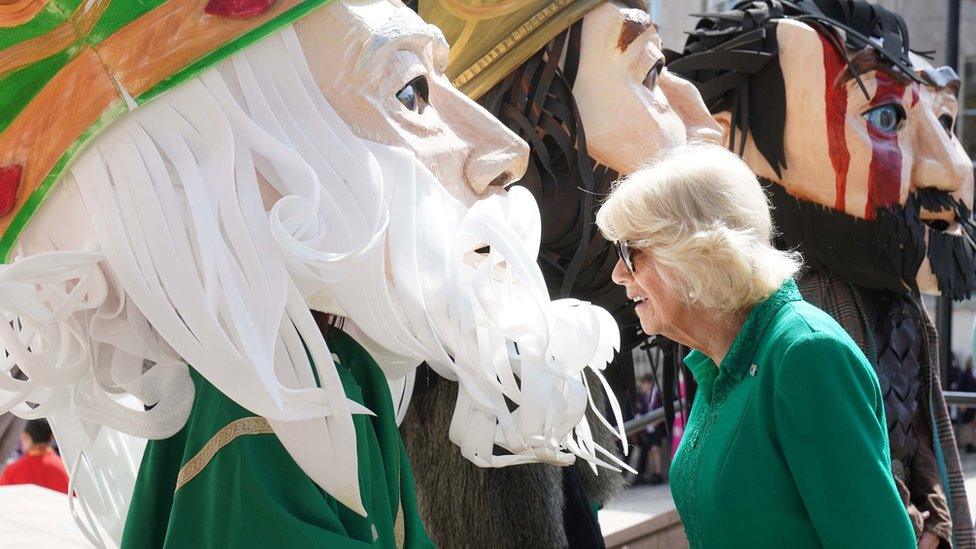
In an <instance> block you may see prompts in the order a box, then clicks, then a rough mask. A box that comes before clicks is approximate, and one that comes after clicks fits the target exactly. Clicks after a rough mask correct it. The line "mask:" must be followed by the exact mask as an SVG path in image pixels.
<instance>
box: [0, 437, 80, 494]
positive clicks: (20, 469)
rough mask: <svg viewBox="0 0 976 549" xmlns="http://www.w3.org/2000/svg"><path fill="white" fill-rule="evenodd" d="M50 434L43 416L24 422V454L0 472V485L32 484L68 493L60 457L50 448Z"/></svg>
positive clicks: (66, 476) (66, 474)
mask: <svg viewBox="0 0 976 549" xmlns="http://www.w3.org/2000/svg"><path fill="white" fill-rule="evenodd" d="M53 438H54V435H53V434H52V432H51V426H50V425H48V422H47V420H45V419H32V420H30V421H28V422H27V426H26V427H25V428H24V432H23V434H22V435H21V442H22V444H23V447H24V453H23V455H22V456H20V458H18V459H17V460H16V461H14V462H13V463H11V464H10V465H7V466H6V467H5V468H4V470H3V473H2V474H0V486H5V485H8V484H36V485H38V486H43V487H44V488H48V489H50V490H56V491H58V492H61V493H63V494H67V493H68V473H67V472H66V471H65V470H64V464H63V463H62V462H61V456H59V455H58V454H57V452H55V451H54V448H53V447H52V441H53Z"/></svg>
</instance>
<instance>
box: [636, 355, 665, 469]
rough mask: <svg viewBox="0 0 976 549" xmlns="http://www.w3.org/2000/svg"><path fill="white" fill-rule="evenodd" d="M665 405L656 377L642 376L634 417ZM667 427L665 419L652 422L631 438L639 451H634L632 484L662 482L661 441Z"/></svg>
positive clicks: (644, 414)
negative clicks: (655, 380) (635, 471)
mask: <svg viewBox="0 0 976 549" xmlns="http://www.w3.org/2000/svg"><path fill="white" fill-rule="evenodd" d="M662 405H663V401H662V400H661V391H660V389H659V388H658V386H657V384H656V383H654V378H653V377H652V376H651V375H650V374H645V375H644V376H643V377H641V380H640V388H639V389H638V391H637V414H636V415H635V416H634V417H643V416H646V415H647V414H649V413H651V412H653V411H654V410H656V409H658V408H660V407H661V406H662ZM664 436H665V429H664V421H663V420H662V421H658V422H655V423H652V424H650V425H648V426H647V427H645V428H644V430H643V431H641V432H640V433H637V434H636V435H634V436H633V437H632V438H631V442H632V443H633V444H636V445H637V452H635V453H634V458H636V459H635V460H634V462H633V463H631V466H632V467H636V469H637V475H635V476H632V477H631V478H630V479H628V480H630V482H631V484H646V483H650V484H661V483H662V482H664V476H663V475H662V474H661V473H662V470H663V466H662V462H661V456H662V453H661V442H662V441H663V440H664ZM648 465H650V477H648Z"/></svg>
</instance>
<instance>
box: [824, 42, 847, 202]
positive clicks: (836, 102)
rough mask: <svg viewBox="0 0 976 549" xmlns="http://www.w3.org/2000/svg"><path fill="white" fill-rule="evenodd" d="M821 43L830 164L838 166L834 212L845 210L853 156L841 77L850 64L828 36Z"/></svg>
mask: <svg viewBox="0 0 976 549" xmlns="http://www.w3.org/2000/svg"><path fill="white" fill-rule="evenodd" d="M820 41H821V42H822V43H823V64H824V84H825V88H824V89H825V91H824V103H825V106H826V114H827V150H828V152H829V153H830V163H831V164H833V166H834V190H835V192H836V198H835V199H834V209H837V210H840V211H844V207H845V205H846V197H845V194H846V193H847V170H848V168H849V167H850V165H851V153H850V151H848V150H847V87H846V86H844V85H842V84H840V76H841V74H843V72H844V70H845V69H846V68H847V64H846V63H845V62H844V58H843V57H841V54H840V53H839V52H838V51H837V49H836V48H834V45H833V43H831V42H830V40H828V39H827V37H825V36H823V35H822V34H821V35H820Z"/></svg>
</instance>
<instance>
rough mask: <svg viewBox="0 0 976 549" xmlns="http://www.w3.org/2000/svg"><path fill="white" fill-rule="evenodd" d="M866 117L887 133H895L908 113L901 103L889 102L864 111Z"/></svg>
mask: <svg viewBox="0 0 976 549" xmlns="http://www.w3.org/2000/svg"><path fill="white" fill-rule="evenodd" d="M864 118H866V119H867V121H868V122H870V123H871V125H872V126H874V127H875V128H878V129H879V130H881V131H883V132H885V133H895V132H897V131H898V129H899V127H900V126H901V123H902V122H903V121H904V120H905V118H906V115H905V109H903V108H902V107H901V105H896V104H894V103H887V104H885V105H881V106H878V107H875V108H873V109H871V110H869V111H868V112H866V113H864Z"/></svg>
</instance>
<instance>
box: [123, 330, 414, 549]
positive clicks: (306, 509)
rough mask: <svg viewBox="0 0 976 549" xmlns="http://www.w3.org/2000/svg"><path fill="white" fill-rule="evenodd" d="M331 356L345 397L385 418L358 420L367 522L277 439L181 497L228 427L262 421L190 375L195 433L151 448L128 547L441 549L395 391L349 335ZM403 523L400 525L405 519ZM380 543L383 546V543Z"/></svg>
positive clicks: (232, 447) (223, 462)
mask: <svg viewBox="0 0 976 549" xmlns="http://www.w3.org/2000/svg"><path fill="white" fill-rule="evenodd" d="M334 334H335V335H334V337H332V338H331V339H330V341H329V347H330V349H331V350H332V352H333V353H335V355H336V356H337V357H338V360H337V368H338V370H339V376H340V377H341V379H342V383H343V387H344V388H345V391H346V396H347V397H348V398H350V399H352V400H355V401H357V402H359V403H361V404H363V405H365V406H367V407H368V408H369V409H371V410H372V411H373V412H375V413H376V414H377V415H376V416H375V417H371V416H366V415H356V416H353V419H354V422H355V425H356V445H357V450H358V455H359V464H360V466H359V482H360V487H361V491H362V499H363V505H364V506H365V507H366V510H367V512H368V517H366V518H364V517H361V516H359V515H357V514H356V513H355V512H353V511H351V510H349V509H348V508H346V507H344V506H342V505H341V504H339V503H338V502H337V501H336V500H335V499H334V498H332V497H331V496H329V495H328V494H326V493H325V492H324V491H322V490H321V489H320V488H319V487H318V486H317V485H316V484H315V483H314V482H312V480H311V479H310V478H308V476H306V475H305V473H304V472H302V470H301V469H300V468H299V467H298V465H297V464H296V463H295V462H294V460H293V459H292V458H291V456H290V455H289V454H288V452H287V451H286V450H285V448H284V447H283V446H282V445H281V443H280V442H279V440H278V438H277V437H276V436H274V434H270V433H268V434H252V435H242V436H239V437H237V438H235V439H233V440H232V441H231V442H230V443H229V444H227V445H226V446H224V447H223V448H222V449H220V450H219V451H218V452H217V454H216V455H215V457H214V458H213V460H211V461H210V462H209V463H208V464H207V465H206V467H205V468H204V469H203V470H202V471H201V472H200V473H199V474H198V475H197V476H195V477H193V478H192V479H191V480H190V481H188V482H187V483H186V484H184V485H183V486H182V487H181V488H180V489H179V490H178V491H176V493H175V494H174V490H173V488H174V487H175V486H176V479H177V475H178V473H179V470H180V468H181V467H182V466H183V465H184V464H185V463H186V462H187V461H188V460H189V459H190V458H192V457H193V456H194V455H196V454H197V453H198V452H199V451H200V449H201V448H203V446H204V445H205V444H206V443H207V442H208V441H209V440H210V439H211V438H212V437H213V436H214V434H215V433H217V432H218V431H219V430H220V429H222V428H223V427H224V426H226V425H227V424H229V423H231V422H232V421H235V420H238V419H241V418H245V417H253V416H254V414H252V413H250V412H249V411H247V410H246V409H244V408H242V407H241V406H239V405H237V404H236V403H234V402H233V401H231V400H230V399H229V398H227V397H226V396H224V395H223V394H222V393H220V392H219V391H218V390H217V389H216V388H214V387H213V385H211V384H210V383H208V382H207V381H206V380H205V379H203V377H202V376H200V375H199V374H197V373H196V372H195V371H192V369H191V372H192V373H191V375H192V377H193V381H194V385H195V387H196V395H195V398H194V402H193V409H192V411H191V412H190V417H189V419H188V420H187V423H186V425H185V426H184V427H183V429H182V430H181V431H180V432H179V433H177V434H176V435H174V436H172V437H170V438H168V439H165V440H158V441H151V442H149V445H148V446H147V448H146V453H145V455H144V457H143V460H142V466H141V467H140V469H139V477H138V479H137V481H136V488H135V493H134V494H133V497H132V504H131V506H130V507H129V513H128V516H127V517H126V523H125V530H124V532H123V535H122V547H123V548H124V549H125V548H138V549H147V548H154V547H168V548H174V549H176V548H179V549H185V548H196V547H234V548H240V547H262V548H264V547H330V548H331V547H342V548H346V547H348V548H354V547H395V546H396V545H397V544H396V543H395V534H394V529H395V528H396V523H397V522H400V523H401V524H402V525H403V527H404V528H403V530H404V532H402V533H401V535H402V536H403V537H404V538H405V544H404V546H405V547H408V548H414V547H433V543H432V542H431V541H430V540H429V539H428V537H427V534H426V532H425V531H424V528H423V525H422V524H421V522H420V517H419V515H418V513H417V505H416V497H415V494H414V486H413V476H412V474H411V472H410V466H409V463H408V461H407V454H406V452H405V451H404V450H403V445H402V442H401V440H400V435H399V432H398V430H397V426H396V422H395V416H394V413H393V404H392V401H391V399H390V393H389V387H388V385H387V383H386V380H385V378H384V377H383V373H382V372H381V371H380V369H379V367H378V366H377V365H376V363H375V362H374V361H373V359H372V358H371V357H370V356H369V354H367V353H366V351H365V350H363V348H362V347H360V346H359V345H358V344H357V343H356V342H355V341H353V340H352V338H350V337H349V336H347V335H346V334H344V333H342V332H339V331H338V330H335V331H334ZM398 509H400V511H399V512H402V513H403V516H402V518H401V519H400V520H397V513H398ZM374 539H375V541H374Z"/></svg>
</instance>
